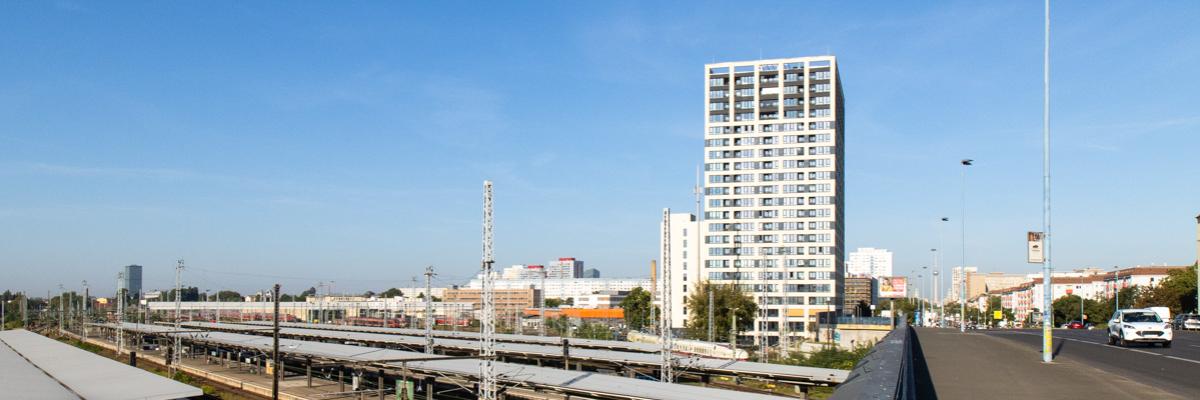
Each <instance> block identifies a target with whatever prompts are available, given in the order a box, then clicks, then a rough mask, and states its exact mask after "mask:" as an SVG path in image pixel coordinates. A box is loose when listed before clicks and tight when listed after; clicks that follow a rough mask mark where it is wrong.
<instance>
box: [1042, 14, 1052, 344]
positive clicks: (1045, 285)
mask: <svg viewBox="0 0 1200 400" xmlns="http://www.w3.org/2000/svg"><path fill="white" fill-rule="evenodd" d="M1045 7H1046V21H1045V28H1046V35H1045V42H1043V54H1042V230H1043V232H1045V236H1044V239H1045V242H1044V243H1042V254H1043V262H1042V289H1043V290H1042V293H1043V294H1042V362H1046V363H1048V362H1050V361H1053V360H1054V344H1053V340H1054V326H1053V325H1054V319H1053V315H1054V314H1053V312H1054V310H1053V309H1052V307H1053V301H1052V300H1051V292H1053V291H1054V290H1053V289H1054V286H1053V285H1052V282H1051V275H1053V273H1054V266H1053V264H1052V263H1051V257H1050V249H1051V247H1050V241H1051V234H1050V0H1046V2H1045ZM1047 321H1049V323H1047Z"/></svg>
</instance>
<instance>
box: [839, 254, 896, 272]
mask: <svg viewBox="0 0 1200 400" xmlns="http://www.w3.org/2000/svg"><path fill="white" fill-rule="evenodd" d="M846 276H856V277H861V276H869V277H872V278H879V277H884V276H892V252H890V251H887V250H886V249H876V248H872V247H859V248H858V249H856V250H854V251H852V252H850V256H849V258H847V259H846Z"/></svg>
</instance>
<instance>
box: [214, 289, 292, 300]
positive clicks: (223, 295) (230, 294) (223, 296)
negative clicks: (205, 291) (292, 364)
mask: <svg viewBox="0 0 1200 400" xmlns="http://www.w3.org/2000/svg"><path fill="white" fill-rule="evenodd" d="M280 299H281V300H282V296H281V297H280ZM242 300H245V298H243V297H242V294H241V293H238V292H235V291H232V290H222V291H219V292H217V301H242Z"/></svg>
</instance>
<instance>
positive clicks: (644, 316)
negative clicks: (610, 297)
mask: <svg viewBox="0 0 1200 400" xmlns="http://www.w3.org/2000/svg"><path fill="white" fill-rule="evenodd" d="M650 306H651V303H650V292H649V291H646V290H645V289H642V288H641V287H640V286H639V287H635V288H633V290H631V291H630V292H629V295H628V296H625V299H623V300H621V308H622V309H624V310H625V325H626V326H628V327H629V329H630V330H635V331H640V330H642V328H645V327H646V326H648V325H650V323H651V321H650ZM657 310H658V308H657V307H655V312H657Z"/></svg>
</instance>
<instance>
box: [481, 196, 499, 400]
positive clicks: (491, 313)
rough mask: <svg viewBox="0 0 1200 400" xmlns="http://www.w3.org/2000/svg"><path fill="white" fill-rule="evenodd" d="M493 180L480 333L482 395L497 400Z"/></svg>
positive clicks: (486, 214)
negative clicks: (493, 275)
mask: <svg viewBox="0 0 1200 400" xmlns="http://www.w3.org/2000/svg"><path fill="white" fill-rule="evenodd" d="M492 251H493V249H492V181H483V263H482V264H483V265H482V270H483V317H482V319H483V320H482V321H480V328H481V329H482V332H481V334H480V335H479V340H480V351H479V355H480V356H482V358H483V360H482V362H481V363H480V364H479V365H480V369H481V371H480V374H479V375H480V377H481V378H480V380H479V398H480V399H483V400H496V398H497V397H498V396H497V393H496V392H497V387H496V369H495V365H493V359H494V358H496V349H495V343H496V303H495V299H494V298H493V296H494V293H493V292H494V288H493V285H494V283H493V282H492V263H493V262H495V259H494V255H493V253H492Z"/></svg>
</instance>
